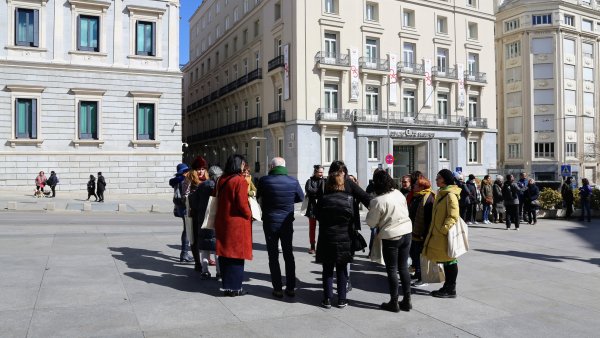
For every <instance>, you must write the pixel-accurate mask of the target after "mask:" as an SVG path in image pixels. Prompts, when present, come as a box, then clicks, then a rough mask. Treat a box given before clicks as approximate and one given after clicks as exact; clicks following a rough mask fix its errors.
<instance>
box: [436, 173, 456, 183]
mask: <svg viewBox="0 0 600 338" xmlns="http://www.w3.org/2000/svg"><path fill="white" fill-rule="evenodd" d="M438 175H440V177H441V178H442V179H443V180H444V183H445V184H446V185H452V184H454V174H452V172H451V171H450V170H448V169H442V170H440V172H438Z"/></svg>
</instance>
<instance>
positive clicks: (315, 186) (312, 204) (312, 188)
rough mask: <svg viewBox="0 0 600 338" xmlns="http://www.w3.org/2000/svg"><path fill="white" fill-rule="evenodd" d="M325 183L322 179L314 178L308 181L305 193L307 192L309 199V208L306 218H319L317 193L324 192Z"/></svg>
mask: <svg viewBox="0 0 600 338" xmlns="http://www.w3.org/2000/svg"><path fill="white" fill-rule="evenodd" d="M324 182H325V181H324V180H323V179H322V178H317V177H314V176H313V177H311V178H309V179H308V180H306V184H305V185H304V191H306V197H307V198H308V207H307V208H306V214H305V216H306V217H308V218H317V213H316V209H317V193H318V192H319V191H322V190H323V184H324Z"/></svg>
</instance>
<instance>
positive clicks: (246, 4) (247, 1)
mask: <svg viewBox="0 0 600 338" xmlns="http://www.w3.org/2000/svg"><path fill="white" fill-rule="evenodd" d="M249 10H250V0H244V13H248V11H249Z"/></svg>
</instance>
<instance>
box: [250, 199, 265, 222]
mask: <svg viewBox="0 0 600 338" xmlns="http://www.w3.org/2000/svg"><path fill="white" fill-rule="evenodd" d="M248 203H249V204H250V210H251V211H252V219H253V220H255V221H259V222H261V221H262V209H261V208H260V205H259V204H258V201H257V200H256V198H255V197H250V196H249V197H248Z"/></svg>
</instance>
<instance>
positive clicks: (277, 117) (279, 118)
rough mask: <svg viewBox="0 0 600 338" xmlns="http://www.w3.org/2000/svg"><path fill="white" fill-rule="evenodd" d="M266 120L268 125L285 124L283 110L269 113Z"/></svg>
mask: <svg viewBox="0 0 600 338" xmlns="http://www.w3.org/2000/svg"><path fill="white" fill-rule="evenodd" d="M268 120H269V124H274V123H278V122H285V110H283V109H282V110H278V111H274V112H272V113H269V116H268Z"/></svg>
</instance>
